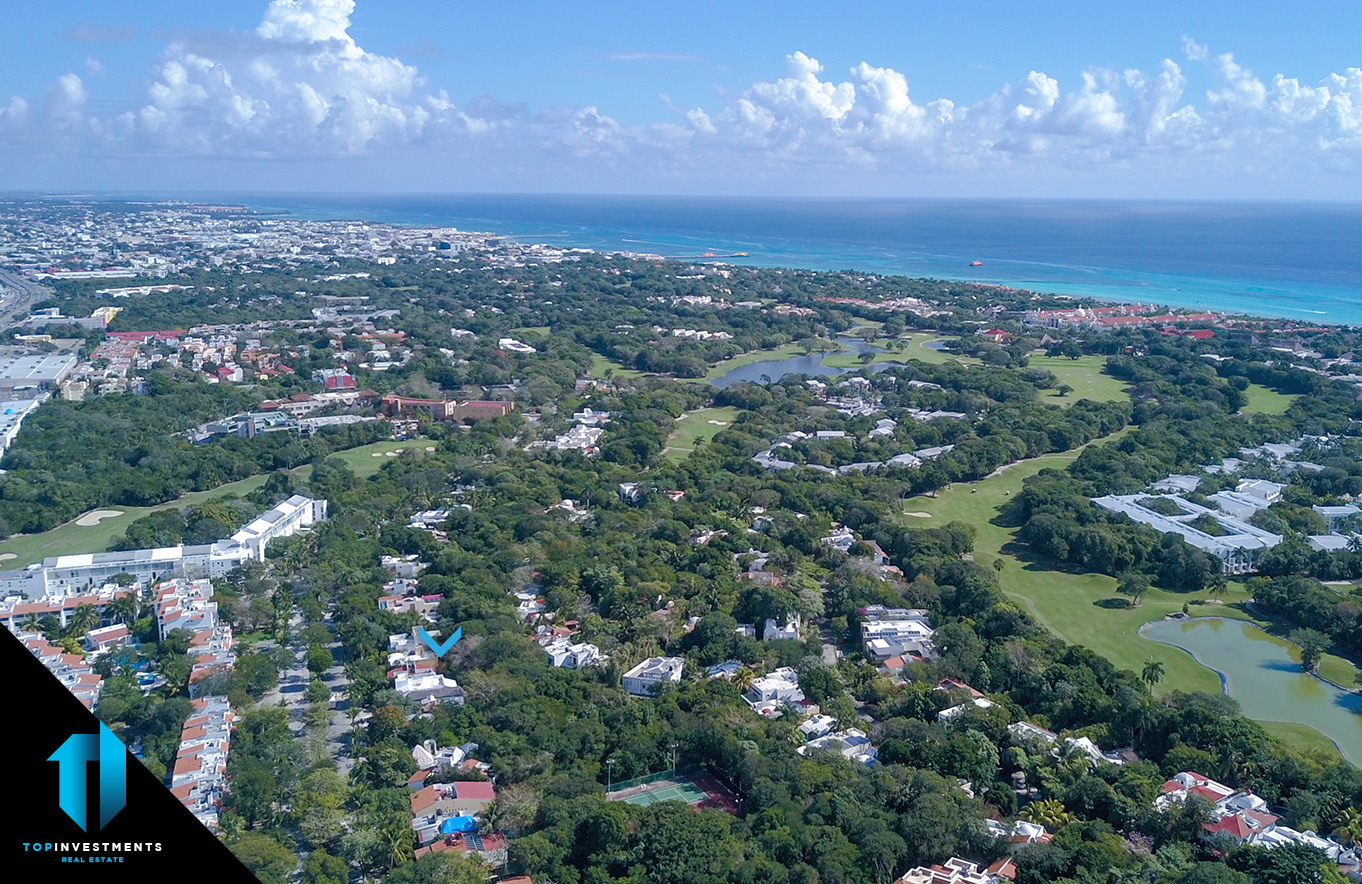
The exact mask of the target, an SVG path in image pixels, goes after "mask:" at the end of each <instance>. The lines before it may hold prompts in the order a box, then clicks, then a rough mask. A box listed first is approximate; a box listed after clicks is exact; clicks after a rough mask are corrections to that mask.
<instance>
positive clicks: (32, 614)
mask: <svg viewBox="0 0 1362 884" xmlns="http://www.w3.org/2000/svg"><path fill="white" fill-rule="evenodd" d="M42 628H43V627H42V624H41V623H39V622H38V613H37V612H36V611H29V612H28V616H27V617H25V618H24V630H25V631H26V632H41V631H42Z"/></svg>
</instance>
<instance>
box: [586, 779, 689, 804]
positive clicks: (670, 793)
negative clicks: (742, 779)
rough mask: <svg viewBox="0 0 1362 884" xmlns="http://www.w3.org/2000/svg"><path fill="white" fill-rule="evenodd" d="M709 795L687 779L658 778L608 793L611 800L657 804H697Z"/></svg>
mask: <svg viewBox="0 0 1362 884" xmlns="http://www.w3.org/2000/svg"><path fill="white" fill-rule="evenodd" d="M708 797H709V796H708V795H706V794H705V792H704V790H702V789H700V788H698V787H696V786H695V785H694V784H693V783H691V782H689V781H676V780H659V781H658V782H655V783H644V784H643V785H640V786H634V787H632V788H630V789H624V790H622V791H620V792H612V793H610V800H611V801H624V802H627V803H629V804H642V805H648V804H657V803H658V802H659V801H682V802H684V803H686V804H699V803H700V802H701V801H704V800H705V799H706V798H708Z"/></svg>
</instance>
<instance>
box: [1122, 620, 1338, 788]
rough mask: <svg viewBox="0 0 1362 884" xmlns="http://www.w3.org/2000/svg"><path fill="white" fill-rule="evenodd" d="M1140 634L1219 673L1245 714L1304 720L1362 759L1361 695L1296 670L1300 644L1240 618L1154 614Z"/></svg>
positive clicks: (1259, 719) (1261, 717)
mask: <svg viewBox="0 0 1362 884" xmlns="http://www.w3.org/2000/svg"><path fill="white" fill-rule="evenodd" d="M1140 634H1141V635H1142V636H1144V637H1145V638H1148V639H1152V640H1154V641H1157V642H1163V643H1164V644H1169V645H1173V646H1175V647H1179V648H1182V649H1183V650H1184V651H1187V652H1188V653H1189V654H1191V655H1192V656H1193V657H1195V658H1196V660H1197V662H1199V663H1201V664H1202V665H1203V666H1207V667H1209V668H1211V669H1214V670H1215V671H1216V672H1218V673H1220V680H1221V681H1222V682H1223V683H1224V685H1225V690H1226V692H1227V693H1228V694H1229V695H1230V696H1232V697H1234V699H1236V700H1238V701H1239V706H1240V707H1241V708H1242V709H1243V711H1244V714H1245V715H1247V716H1248V717H1249V718H1253V719H1256V720H1258V721H1290V722H1295V723H1297V724H1304V725H1308V726H1310V727H1312V728H1314V729H1315V730H1317V731H1319V732H1320V733H1322V734H1324V735H1325V736H1326V737H1328V738H1329V739H1331V740H1333V741H1334V744H1335V745H1336V746H1338V748H1339V751H1341V752H1342V753H1343V755H1344V756H1345V757H1346V758H1347V759H1348V760H1349V761H1351V762H1352V763H1353V764H1359V765H1362V697H1359V696H1358V695H1356V694H1354V693H1352V692H1350V691H1345V690H1343V689H1341V688H1338V687H1335V686H1334V685H1332V684H1330V683H1328V682H1326V681H1321V680H1320V679H1318V678H1315V677H1314V676H1311V675H1306V674H1305V673H1304V672H1302V671H1301V666H1300V659H1301V658H1300V649H1299V648H1297V647H1296V646H1295V645H1293V644H1291V643H1290V642H1288V641H1286V640H1284V639H1280V638H1277V637H1276V636H1274V635H1269V634H1268V633H1266V632H1264V631H1263V630H1262V629H1260V628H1259V627H1257V626H1256V625H1254V624H1252V623H1249V622H1248V621H1245V620H1230V619H1223V618H1219V617H1210V618H1199V619H1196V620H1159V621H1156V622H1154V623H1148V624H1146V625H1145V626H1144V627H1143V628H1142V629H1141V630H1140Z"/></svg>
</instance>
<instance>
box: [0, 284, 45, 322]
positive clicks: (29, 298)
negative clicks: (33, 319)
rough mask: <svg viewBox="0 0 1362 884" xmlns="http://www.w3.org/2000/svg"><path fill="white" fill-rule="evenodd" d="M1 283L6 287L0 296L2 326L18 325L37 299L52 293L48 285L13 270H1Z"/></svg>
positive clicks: (0, 320) (39, 299)
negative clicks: (42, 284) (39, 283)
mask: <svg viewBox="0 0 1362 884" xmlns="http://www.w3.org/2000/svg"><path fill="white" fill-rule="evenodd" d="M0 285H2V286H4V287H5V291H4V294H3V296H0V328H9V327H10V326H13V325H17V324H18V323H19V320H21V319H24V318H26V317H27V316H28V312H29V308H30V307H32V306H33V304H34V302H35V301H41V300H43V299H44V298H46V297H48V296H49V295H50V294H51V290H49V289H48V288H47V287H45V286H41V285H38V284H37V283H36V282H33V281H31V280H29V279H27V278H25V277H23V276H20V275H19V274H18V273H15V272H14V271H12V270H0Z"/></svg>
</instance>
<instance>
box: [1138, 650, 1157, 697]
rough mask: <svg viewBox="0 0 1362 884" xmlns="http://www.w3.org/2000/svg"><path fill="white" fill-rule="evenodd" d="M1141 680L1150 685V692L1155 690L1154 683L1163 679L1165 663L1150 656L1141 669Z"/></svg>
mask: <svg viewBox="0 0 1362 884" xmlns="http://www.w3.org/2000/svg"><path fill="white" fill-rule="evenodd" d="M1140 681H1143V682H1144V683H1145V684H1147V685H1149V692H1150V693H1151V694H1152V693H1153V692H1154V685H1156V684H1158V683H1159V682H1161V681H1163V663H1161V662H1159V661H1158V660H1155V659H1154V658H1153V657H1150V658H1149V660H1148V661H1147V662H1146V663H1145V664H1144V669H1142V670H1140Z"/></svg>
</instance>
